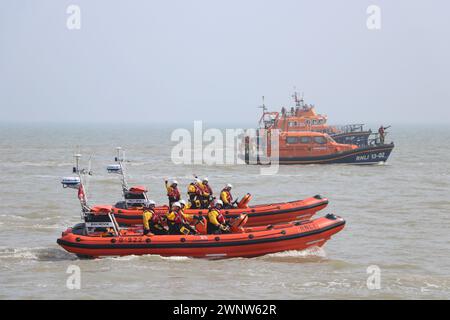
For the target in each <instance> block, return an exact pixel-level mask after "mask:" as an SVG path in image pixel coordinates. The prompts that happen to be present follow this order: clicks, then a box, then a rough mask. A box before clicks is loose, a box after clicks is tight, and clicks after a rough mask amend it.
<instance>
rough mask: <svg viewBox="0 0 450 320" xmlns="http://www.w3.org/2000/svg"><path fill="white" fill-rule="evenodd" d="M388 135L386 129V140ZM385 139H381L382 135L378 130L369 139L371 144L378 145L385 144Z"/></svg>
mask: <svg viewBox="0 0 450 320" xmlns="http://www.w3.org/2000/svg"><path fill="white" fill-rule="evenodd" d="M387 135H388V132H387V131H386V132H385V133H384V140H385V139H386V136H387ZM385 143H386V142H385V141H381V136H380V134H379V133H378V132H372V133H371V134H370V136H369V139H368V144H369V146H377V145H381V144H385Z"/></svg>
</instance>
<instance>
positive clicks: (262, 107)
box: [258, 96, 267, 113]
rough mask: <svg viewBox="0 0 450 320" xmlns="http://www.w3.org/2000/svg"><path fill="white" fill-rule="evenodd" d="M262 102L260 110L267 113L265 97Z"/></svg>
mask: <svg viewBox="0 0 450 320" xmlns="http://www.w3.org/2000/svg"><path fill="white" fill-rule="evenodd" d="M262 102H263V103H262V105H260V106H258V108H261V109H262V111H263V113H264V112H266V111H267V107H266V105H265V103H264V96H262Z"/></svg>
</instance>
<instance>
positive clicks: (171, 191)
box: [167, 186, 181, 201]
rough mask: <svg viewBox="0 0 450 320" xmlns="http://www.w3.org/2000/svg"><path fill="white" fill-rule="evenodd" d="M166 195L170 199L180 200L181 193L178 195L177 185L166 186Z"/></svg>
mask: <svg viewBox="0 0 450 320" xmlns="http://www.w3.org/2000/svg"><path fill="white" fill-rule="evenodd" d="M167 196H168V197H169V198H171V199H174V200H175V201H178V200H180V198H181V195H180V191H179V190H178V188H177V187H175V188H174V187H172V186H168V187H167Z"/></svg>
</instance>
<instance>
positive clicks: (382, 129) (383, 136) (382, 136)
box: [378, 126, 391, 144]
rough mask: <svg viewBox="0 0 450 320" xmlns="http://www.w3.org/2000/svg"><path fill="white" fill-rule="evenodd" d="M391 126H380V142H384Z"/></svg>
mask: <svg viewBox="0 0 450 320" xmlns="http://www.w3.org/2000/svg"><path fill="white" fill-rule="evenodd" d="M390 127H391V126H388V127H383V126H380V128H379V129H378V135H379V136H380V144H384V138H385V137H386V131H385V130H386V129H389V128H390Z"/></svg>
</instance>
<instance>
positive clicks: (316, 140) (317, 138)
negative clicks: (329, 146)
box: [314, 136, 327, 144]
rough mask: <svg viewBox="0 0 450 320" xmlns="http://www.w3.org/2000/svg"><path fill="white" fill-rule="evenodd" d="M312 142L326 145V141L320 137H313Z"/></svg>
mask: <svg viewBox="0 0 450 320" xmlns="http://www.w3.org/2000/svg"><path fill="white" fill-rule="evenodd" d="M314 142H315V143H318V144H325V143H327V139H325V138H324V137H322V136H318V137H314Z"/></svg>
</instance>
